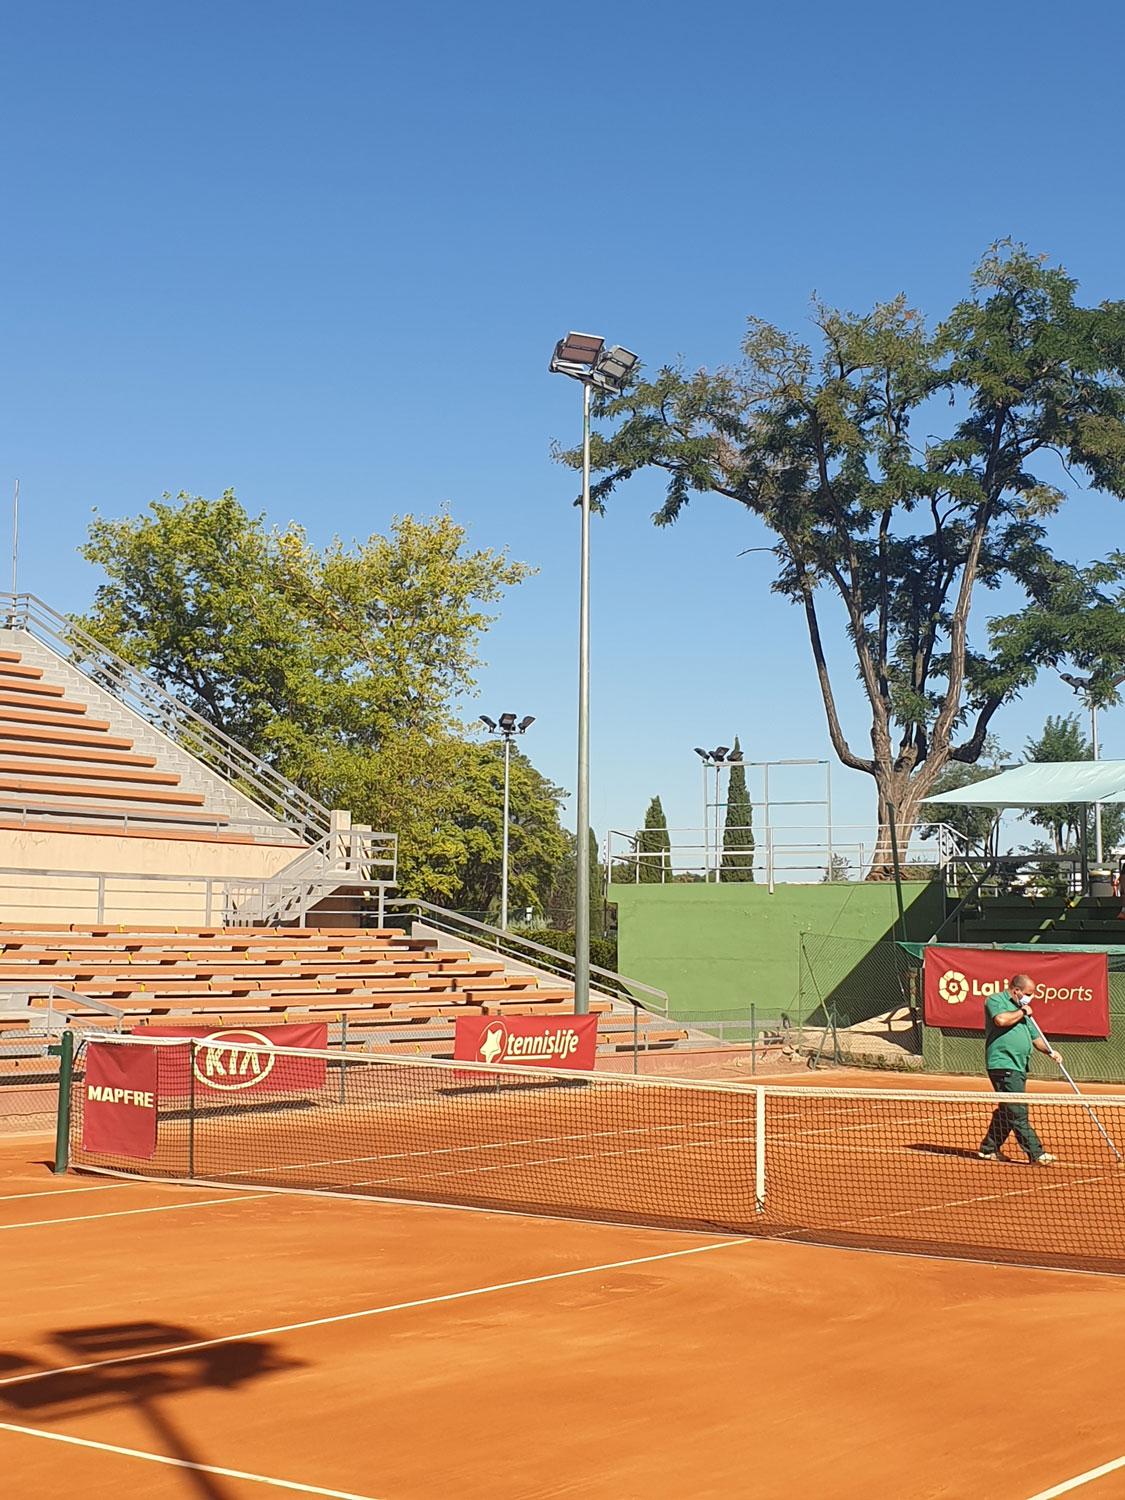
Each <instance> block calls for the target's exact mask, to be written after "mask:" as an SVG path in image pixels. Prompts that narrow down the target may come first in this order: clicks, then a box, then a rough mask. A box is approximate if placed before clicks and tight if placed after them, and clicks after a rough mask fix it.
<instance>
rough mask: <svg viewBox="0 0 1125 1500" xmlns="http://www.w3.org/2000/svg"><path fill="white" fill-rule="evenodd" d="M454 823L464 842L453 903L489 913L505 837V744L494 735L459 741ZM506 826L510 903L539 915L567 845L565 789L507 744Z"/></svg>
mask: <svg viewBox="0 0 1125 1500" xmlns="http://www.w3.org/2000/svg"><path fill="white" fill-rule="evenodd" d="M460 749H461V760H462V765H461V769H460V771H459V773H458V774H457V777H456V781H455V787H456V796H457V802H456V806H455V808H454V812H453V823H454V826H455V827H456V829H457V831H458V833H459V835H460V838H461V840H462V841H463V845H464V849H465V860H464V864H463V866H462V868H461V871H460V882H461V888H460V892H459V894H458V898H457V899H458V904H459V905H460V906H462V907H463V908H464V909H465V910H467V911H473V912H484V913H486V914H488V915H489V916H495V915H496V914H497V913H498V912H499V910H500V887H501V868H502V861H503V844H504V750H503V746H502V745H501V744H500V743H499V742H497V741H491V742H489V743H487V744H484V745H463V746H461V747H460ZM509 778H510V810H509V820H508V821H509V830H508V850H509V858H508V905H509V910H510V911H511V912H512V913H513V914H515V913H522V911H524V910H525V909H526V908H528V907H530V908H531V910H532V912H533V913H534V914H535V915H537V916H540V917H542V916H543V914H544V912H545V910H546V907H547V902H548V899H549V897H550V894H551V888H552V883H553V881H554V879H555V874H556V871H557V869H558V866H559V863H560V862H561V860H562V859H563V857H564V855H565V854H566V851H567V844H566V839H565V837H564V834H563V830H562V828H561V827H560V825H559V808H560V806H561V805H562V802H563V800H564V796H565V794H564V793H563V792H562V790H561V789H560V788H559V787H557V786H553V785H552V784H551V782H549V781H548V780H547V778H546V777H545V776H543V775H542V774H541V773H540V772H539V771H537V770H536V769H535V767H534V766H533V765H532V764H531V762H530V761H529V760H528V759H527V757H526V756H525V755H522V754H521V753H520V752H519V751H518V750H516V749H513V751H512V757H511V765H510V768H509Z"/></svg>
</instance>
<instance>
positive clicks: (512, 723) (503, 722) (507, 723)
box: [500, 714, 516, 734]
mask: <svg viewBox="0 0 1125 1500" xmlns="http://www.w3.org/2000/svg"><path fill="white" fill-rule="evenodd" d="M515 727H516V716H515V714H501V715H500V728H501V729H502V730H503V731H504V733H505V734H511V733H512V731H513V730H514V729H515Z"/></svg>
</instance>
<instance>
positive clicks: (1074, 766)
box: [924, 760, 1125, 808]
mask: <svg viewBox="0 0 1125 1500" xmlns="http://www.w3.org/2000/svg"><path fill="white" fill-rule="evenodd" d="M924 800H925V801H926V802H927V803H931V804H932V803H935V802H936V803H940V804H943V805H945V806H946V807H995V808H1008V807H1049V806H1052V805H1055V804H1058V803H1061V802H1077V803H1083V804H1085V805H1087V806H1089V805H1091V804H1093V803H1097V802H1125V760H1057V761H1040V762H1036V763H1035V764H1034V765H1027V766H1014V767H1013V768H1012V769H1011V770H1010V771H998V772H997V773H996V775H995V776H989V777H987V778H986V779H985V780H984V781H978V782H977V783H976V784H975V785H974V786H963V787H958V789H957V790H956V791H955V792H938V793H937V795H936V796H933V797H926V798H925V799H924Z"/></svg>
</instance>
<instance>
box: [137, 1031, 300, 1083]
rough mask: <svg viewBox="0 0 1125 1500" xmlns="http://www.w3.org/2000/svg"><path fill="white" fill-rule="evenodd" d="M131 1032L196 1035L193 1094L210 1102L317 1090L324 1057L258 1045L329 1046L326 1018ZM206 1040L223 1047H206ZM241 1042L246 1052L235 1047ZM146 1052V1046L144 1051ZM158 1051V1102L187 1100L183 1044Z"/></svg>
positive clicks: (149, 1034)
mask: <svg viewBox="0 0 1125 1500" xmlns="http://www.w3.org/2000/svg"><path fill="white" fill-rule="evenodd" d="M133 1035H134V1036H139V1037H145V1036H182V1037H195V1038H197V1039H198V1040H199V1041H200V1043H201V1044H202V1045H200V1046H198V1047H196V1049H195V1093H196V1098H197V1099H199V1098H206V1099H207V1100H208V1102H210V1103H214V1102H215V1101H216V1099H217V1098H218V1097H220V1096H223V1097H228V1098H230V1099H232V1100H233V1099H235V1098H244V1097H246V1096H247V1095H250V1096H252V1095H254V1094H263V1093H268V1094H271V1095H274V1096H276V1095H278V1094H281V1095H285V1094H303V1093H307V1092H308V1091H309V1090H310V1089H318V1088H322V1087H323V1085H324V1080H325V1074H326V1062H325V1059H324V1058H323V1057H284V1056H282V1057H275V1056H271V1055H270V1054H269V1053H268V1052H265V1053H264V1052H263V1051H262V1049H263V1048H273V1047H303V1048H305V1049H307V1050H308V1051H312V1052H324V1051H325V1050H326V1048H327V1046H328V1022H327V1021H299V1022H294V1023H293V1024H291V1025H282V1026H262V1027H253V1028H249V1027H245V1026H221V1027H218V1028H214V1027H209V1026H139V1027H137V1029H136V1030H135V1031H134V1032H133ZM210 1041H216V1042H224V1043H226V1044H228V1045H225V1046H223V1047H208V1046H207V1043H208V1042H210ZM238 1043H242V1044H244V1047H245V1049H246V1050H242V1049H241V1048H239V1047H238V1045H237V1044H238ZM146 1050H148V1049H146ZM151 1050H152V1051H154V1052H156V1051H159V1053H160V1082H159V1089H158V1092H159V1095H160V1099H161V1101H162V1102H163V1101H165V1100H168V1099H186V1098H187V1097H188V1095H189V1094H190V1093H191V1074H190V1073H189V1071H188V1057H189V1049H188V1048H187V1047H160V1048H155V1047H154V1048H152V1049H151Z"/></svg>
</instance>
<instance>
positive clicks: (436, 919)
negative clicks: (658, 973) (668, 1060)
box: [386, 897, 668, 1019]
mask: <svg viewBox="0 0 1125 1500" xmlns="http://www.w3.org/2000/svg"><path fill="white" fill-rule="evenodd" d="M386 907H387V910H388V911H397V912H399V913H400V914H402V915H406V914H407V913H408V911H410V910H414V911H417V912H419V913H425V916H424V918H422V920H425V921H426V922H427V923H428V925H429V926H431V927H436V928H437V929H438V930H439V931H444V932H448V933H449V934H450V936H452V937H457V936H459V935H460V936H466V934H464V933H463V932H461V931H460V929H461V928H464V927H467V928H469V929H470V933H478V934H482V935H483V936H482V938H481V942H482V946H484V947H492V948H494V949H495V950H496V951H497V952H498V953H507V956H508V957H509V958H514V959H517V960H519V959H523V960H525V961H526V962H532V961H533V960H532V959H531V958H529V956H528V953H526V952H524V951H523V950H525V949H526V950H530V953H531V954H534V955H537V956H538V957H539V958H540V959H542V960H546V962H539V963H537V965H536V966H537V967H538V968H541V969H547V970H548V971H549V972H551V973H559V974H561V975H562V976H563V977H567V978H570V979H572V980H573V977H574V955H573V954H572V953H563V952H562V951H561V950H560V949H558V948H548V947H547V946H546V945H545V944H543V943H537V942H535V940H534V939H533V938H528V937H524V936H523V935H522V934H521V933H517V932H506V931H505V930H504V929H503V928H501V927H492V926H490V925H489V924H488V923H487V922H478V921H477V920H476V918H475V917H464V916H462V915H461V913H460V912H455V911H449V910H448V909H447V908H446V907H444V906H433V905H431V903H430V902H429V901H419V900H416V899H415V898H413V897H397V898H395V899H393V900H390V901H388V902H387V903H386ZM484 939H489V940H490V941H488V942H486V941H484ZM509 949H513V950H515V951H511V952H509V951H508V950H509ZM590 973H591V974H596V975H598V976H599V978H601V979H604V980H606V981H608V983H609V985H611V986H614V987H615V990H616V992H617V993H618V994H622V992H624V993H623V995H622V998H624V999H627V1000H630V1001H632V1003H633V1004H635V1005H639V1006H640V1007H641V1009H642V1010H649V1011H653V1012H654V1013H655V1014H656V1015H659V1016H662V1017H664V1018H665V1019H667V1016H668V994H667V991H665V990H661V989H658V988H657V987H656V986H655V985H651V984H645V983H643V981H642V980H640V979H630V978H629V976H628V975H627V974H618V973H616V972H615V971H614V970H613V969H603V968H602V967H601V965H600V964H591V965H590ZM631 990H640V991H641V992H642V994H644V995H648V996H651V997H652V998H651V1000H647V1001H646V1000H641V999H638V998H637V997H636V996H634V995H631V994H630V993H629V991H631Z"/></svg>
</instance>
